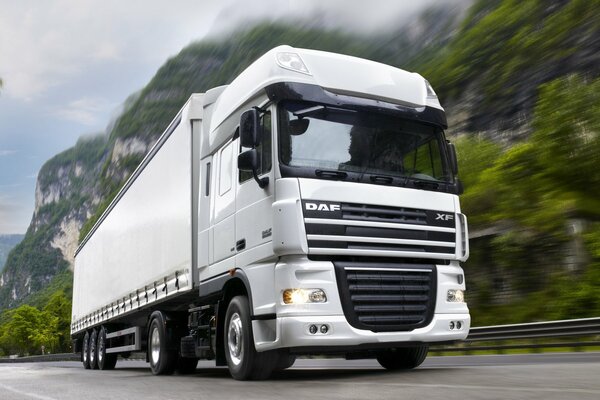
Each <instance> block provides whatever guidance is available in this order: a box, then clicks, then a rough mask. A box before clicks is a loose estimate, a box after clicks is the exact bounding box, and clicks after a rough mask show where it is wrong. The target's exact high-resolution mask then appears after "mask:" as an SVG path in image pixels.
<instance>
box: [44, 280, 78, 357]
mask: <svg viewBox="0 0 600 400" xmlns="http://www.w3.org/2000/svg"><path fill="white" fill-rule="evenodd" d="M43 311H44V312H45V313H48V314H49V315H50V316H52V317H56V318H57V325H56V331H55V332H54V334H55V337H56V340H57V342H58V343H57V348H56V349H54V351H55V352H56V351H64V352H67V351H69V350H70V342H71V300H70V299H69V298H68V297H67V296H66V295H65V293H64V292H63V291H62V290H61V291H58V292H56V293H54V294H53V295H52V297H51V298H50V300H49V301H48V304H46V306H45V307H44V310H43Z"/></svg>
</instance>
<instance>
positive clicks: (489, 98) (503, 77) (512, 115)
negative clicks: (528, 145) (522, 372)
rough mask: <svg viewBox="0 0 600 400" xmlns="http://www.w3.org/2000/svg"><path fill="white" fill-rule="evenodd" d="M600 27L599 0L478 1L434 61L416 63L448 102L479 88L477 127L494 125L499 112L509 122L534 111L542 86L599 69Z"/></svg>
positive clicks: (463, 96)
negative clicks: (599, 40)
mask: <svg viewBox="0 0 600 400" xmlns="http://www.w3.org/2000/svg"><path fill="white" fill-rule="evenodd" d="M599 31H600V13H599V12H598V3H597V2H596V1H588V0H570V1H556V0H553V1H548V0H530V1H526V2H523V1H519V0H502V1H494V2H489V1H487V0H485V1H478V2H477V3H476V4H475V6H474V7H472V8H471V10H470V15H469V16H468V17H467V18H466V19H465V20H464V22H463V26H462V27H461V29H460V31H459V33H458V34H457V35H456V36H455V39H454V40H453V41H452V42H451V43H450V44H449V45H448V46H446V47H445V48H444V49H442V50H441V51H440V52H439V53H438V54H437V59H436V61H437V62H431V63H429V64H428V65H423V66H422V68H417V69H418V70H419V71H420V72H422V73H423V75H424V76H426V77H427V78H428V79H429V81H430V82H431V83H432V84H433V85H434V87H435V88H436V91H437V92H438V94H439V95H440V97H441V98H442V99H445V102H446V103H448V102H451V101H455V102H456V101H463V100H464V98H465V95H466V94H468V93H469V92H470V91H473V92H476V94H474V96H476V98H477V99H478V104H477V107H476V109H473V110H470V112H472V113H473V114H474V115H473V117H472V120H471V123H472V129H475V130H476V129H481V128H484V129H487V128H489V127H492V126H495V125H496V124H498V121H495V119H496V118H502V119H504V120H505V121H501V122H503V123H502V125H506V126H508V127H512V126H514V125H515V123H516V122H515V121H512V120H514V119H517V118H516V117H521V118H522V117H523V116H525V117H526V116H527V115H528V114H530V113H531V111H532V109H533V107H534V106H535V103H536V92H537V89H538V86H539V85H541V84H543V83H545V82H548V81H550V80H553V79H555V78H557V77H560V76H564V75H565V74H567V73H584V74H585V73H589V72H590V71H593V70H596V73H597V67H596V66H594V63H597V59H595V58H594V57H592V58H590V57H589V56H588V54H589V52H590V51H592V52H594V51H597V48H598V45H597V44H593V43H594V41H595V39H593V38H594V37H597V35H598V32H599ZM590 46H592V48H594V49H596V50H591V48H590ZM519 114H521V115H519Z"/></svg>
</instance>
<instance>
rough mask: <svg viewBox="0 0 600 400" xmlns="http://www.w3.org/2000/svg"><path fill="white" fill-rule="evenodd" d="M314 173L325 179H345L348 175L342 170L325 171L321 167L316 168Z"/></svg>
mask: <svg viewBox="0 0 600 400" xmlns="http://www.w3.org/2000/svg"><path fill="white" fill-rule="evenodd" d="M315 175H317V176H318V177H319V178H326V179H346V178H347V177H348V174H347V173H345V172H342V171H326V170H323V169H318V170H316V171H315Z"/></svg>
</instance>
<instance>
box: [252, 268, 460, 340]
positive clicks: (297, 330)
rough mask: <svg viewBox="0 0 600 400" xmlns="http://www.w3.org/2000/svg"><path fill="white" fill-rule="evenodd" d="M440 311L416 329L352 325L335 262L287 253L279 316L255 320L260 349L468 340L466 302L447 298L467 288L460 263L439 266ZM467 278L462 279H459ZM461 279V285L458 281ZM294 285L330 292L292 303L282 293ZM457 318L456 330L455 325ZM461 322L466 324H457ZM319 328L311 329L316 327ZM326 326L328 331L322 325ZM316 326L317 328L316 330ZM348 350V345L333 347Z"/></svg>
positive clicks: (278, 279) (279, 274) (280, 277)
mask: <svg viewBox="0 0 600 400" xmlns="http://www.w3.org/2000/svg"><path fill="white" fill-rule="evenodd" d="M436 270H437V291H436V303H435V313H434V315H433V318H432V320H431V322H430V323H429V324H428V325H427V326H424V327H422V328H418V329H414V330H411V331H395V332H373V331H370V330H363V329H357V328H355V327H353V326H351V325H350V324H349V323H348V321H347V320H346V317H345V316H344V312H343V309H342V304H341V300H340V296H339V292H338V288H337V283H336V277H335V270H334V266H333V264H332V263H331V262H326V261H321V262H318V261H310V260H307V259H306V258H304V257H289V258H287V257H284V258H282V261H280V262H279V263H278V264H277V266H276V268H275V288H276V293H277V294H276V299H277V300H276V306H275V310H276V315H277V318H276V319H272V320H255V321H253V322H252V326H253V331H254V339H255V345H256V348H257V350H258V351H264V350H270V349H276V348H292V347H294V348H297V347H331V346H340V347H350V346H359V345H363V346H365V347H369V346H368V345H369V344H373V345H374V346H373V347H377V346H378V345H379V344H382V343H383V344H385V343H390V344H391V345H392V344H398V343H402V342H444V341H454V340H462V339H465V338H466V337H467V335H468V333H469V328H470V326H471V317H470V315H469V309H468V308H467V305H466V303H451V302H448V301H447V300H446V294H447V291H448V290H449V289H462V290H464V289H465V283H464V279H462V276H463V271H462V268H461V267H460V266H459V265H458V263H454V262H453V263H451V264H450V265H437V266H436ZM458 276H461V279H460V280H459V279H458ZM459 281H460V282H461V283H460V284H459V283H458V282H459ZM290 288H306V289H308V288H319V289H323V290H324V291H325V293H326V294H327V302H326V303H321V304H304V305H287V304H284V303H283V298H282V292H283V291H284V290H285V289H290ZM451 322H454V328H451ZM456 322H459V323H460V328H457V325H458V324H456ZM312 325H314V326H316V327H317V332H316V333H314V332H312V333H311V329H310V328H311V326H312ZM322 326H326V329H324V330H325V331H326V332H325V333H323V332H321V327H322ZM313 329H314V328H313ZM331 350H334V351H335V350H342V349H331Z"/></svg>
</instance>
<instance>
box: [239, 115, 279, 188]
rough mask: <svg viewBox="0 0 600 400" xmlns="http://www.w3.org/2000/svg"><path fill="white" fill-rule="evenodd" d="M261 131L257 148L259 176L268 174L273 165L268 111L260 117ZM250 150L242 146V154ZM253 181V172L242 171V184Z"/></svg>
mask: <svg viewBox="0 0 600 400" xmlns="http://www.w3.org/2000/svg"><path fill="white" fill-rule="evenodd" d="M260 129H261V138H262V140H261V143H260V144H259V145H258V147H257V148H256V151H257V152H258V157H259V162H258V171H257V172H258V175H263V174H266V173H267V172H269V171H270V170H271V166H272V164H273V157H272V155H271V141H272V134H271V112H270V111H267V112H266V113H264V114H263V115H262V116H261V117H260ZM246 150H248V149H247V148H245V147H241V146H240V153H242V152H244V151H246ZM249 179H252V172H249V171H240V183H242V182H246V181H247V180H249Z"/></svg>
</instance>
